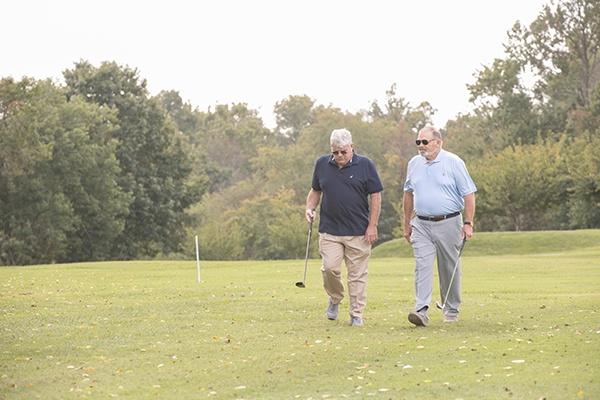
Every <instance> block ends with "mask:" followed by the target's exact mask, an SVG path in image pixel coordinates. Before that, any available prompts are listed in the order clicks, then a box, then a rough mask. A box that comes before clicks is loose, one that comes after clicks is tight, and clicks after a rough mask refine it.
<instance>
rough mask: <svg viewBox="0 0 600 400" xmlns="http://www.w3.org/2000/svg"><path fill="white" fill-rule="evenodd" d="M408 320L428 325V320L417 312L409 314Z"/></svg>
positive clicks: (417, 324) (415, 323)
mask: <svg viewBox="0 0 600 400" xmlns="http://www.w3.org/2000/svg"><path fill="white" fill-rule="evenodd" d="M408 322H410V323H411V324H413V325H416V326H427V322H426V321H425V319H424V318H423V317H421V316H420V315H419V314H417V313H412V312H411V313H410V314H408Z"/></svg>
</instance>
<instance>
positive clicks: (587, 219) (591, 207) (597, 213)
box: [568, 131, 600, 228]
mask: <svg viewBox="0 0 600 400" xmlns="http://www.w3.org/2000/svg"><path fill="white" fill-rule="evenodd" d="M599 134H600V131H596V133H595V134H593V135H591V134H588V135H585V136H582V137H579V138H577V139H576V140H575V141H574V142H573V144H572V146H571V149H570V151H569V154H568V157H569V163H568V168H569V176H570V177H571V181H572V184H571V187H570V188H569V195H570V196H569V222H570V224H569V226H570V227H573V228H597V227H599V226H600V153H598V148H599V147H598V146H600V135H599Z"/></svg>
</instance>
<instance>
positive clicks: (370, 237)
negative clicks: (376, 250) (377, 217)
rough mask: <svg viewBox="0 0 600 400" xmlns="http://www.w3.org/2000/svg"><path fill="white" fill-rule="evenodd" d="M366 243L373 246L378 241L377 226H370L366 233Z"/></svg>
mask: <svg viewBox="0 0 600 400" xmlns="http://www.w3.org/2000/svg"><path fill="white" fill-rule="evenodd" d="M365 241H366V242H367V243H369V244H373V243H375V242H376V241H377V226H371V225H369V226H368V227H367V231H366V232H365Z"/></svg>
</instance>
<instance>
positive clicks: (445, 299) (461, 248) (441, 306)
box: [435, 238, 467, 310]
mask: <svg viewBox="0 0 600 400" xmlns="http://www.w3.org/2000/svg"><path fill="white" fill-rule="evenodd" d="M465 243H467V238H464V239H463V241H462V244H461V245H460V249H459V250H458V258H457V259H456V264H454V270H453V271H452V276H451V277H450V283H449V284H448V290H446V296H445V297H444V302H443V303H442V304H440V302H439V301H436V302H435V306H436V307H437V308H439V309H440V310H443V309H444V307H446V301H447V300H448V295H449V294H450V288H452V282H454V275H455V274H456V269H457V268H458V263H459V262H460V256H461V255H462V252H463V249H464V248H465Z"/></svg>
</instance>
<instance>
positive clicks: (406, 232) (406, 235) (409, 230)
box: [404, 224, 412, 244]
mask: <svg viewBox="0 0 600 400" xmlns="http://www.w3.org/2000/svg"><path fill="white" fill-rule="evenodd" d="M411 234H412V226H411V225H410V224H409V225H408V226H405V227H404V239H406V241H407V242H408V243H409V244H412V243H411V241H410V235H411Z"/></svg>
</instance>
